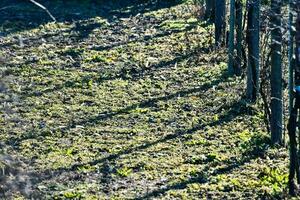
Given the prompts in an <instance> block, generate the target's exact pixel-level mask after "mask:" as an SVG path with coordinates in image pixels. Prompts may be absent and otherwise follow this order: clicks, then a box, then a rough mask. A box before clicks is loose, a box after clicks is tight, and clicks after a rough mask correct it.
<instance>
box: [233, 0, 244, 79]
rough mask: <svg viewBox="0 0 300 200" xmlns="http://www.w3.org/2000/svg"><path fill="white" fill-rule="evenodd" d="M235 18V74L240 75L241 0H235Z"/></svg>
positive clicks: (241, 50)
mask: <svg viewBox="0 0 300 200" xmlns="http://www.w3.org/2000/svg"><path fill="white" fill-rule="evenodd" d="M235 5H236V6H235V12H236V14H235V18H236V20H235V21H236V59H235V74H236V75H237V76H240V75H241V73H242V54H243V49H242V48H243V47H242V40H243V4H242V1H241V0H237V1H236V4H235Z"/></svg>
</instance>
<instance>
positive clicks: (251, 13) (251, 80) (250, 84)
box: [247, 0, 260, 102]
mask: <svg viewBox="0 0 300 200" xmlns="http://www.w3.org/2000/svg"><path fill="white" fill-rule="evenodd" d="M259 18H260V0H250V1H249V5H248V23H247V43H248V67H247V98H248V100H249V101H251V102H256V100H257V97H258V94H259V65H260V64H259V63H260V62H259V55H260V49H259V47H260V44H259V40H260V37H259V31H260V28H259V26H260V22H259Z"/></svg>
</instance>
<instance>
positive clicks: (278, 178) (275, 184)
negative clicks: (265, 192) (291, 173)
mask: <svg viewBox="0 0 300 200" xmlns="http://www.w3.org/2000/svg"><path fill="white" fill-rule="evenodd" d="M259 179H260V185H261V186H267V187H271V188H272V193H274V194H276V193H279V192H281V191H282V190H283V189H284V188H286V185H287V183H288V173H285V172H283V171H281V170H279V169H277V168H265V169H264V170H263V172H261V173H260V174H259Z"/></svg>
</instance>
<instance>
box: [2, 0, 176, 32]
mask: <svg viewBox="0 0 300 200" xmlns="http://www.w3.org/2000/svg"><path fill="white" fill-rule="evenodd" d="M39 2H40V3H42V4H43V5H45V6H46V7H47V8H48V10H49V11H50V12H51V13H52V14H53V15H54V16H55V17H56V19H57V21H58V22H66V21H69V22H72V21H74V20H75V21H76V20H85V19H90V18H93V17H97V16H99V17H101V18H104V19H107V20H108V21H109V22H115V21H118V20H119V19H120V18H128V17H130V16H135V15H137V14H143V13H145V12H149V11H155V10H159V9H162V8H167V7H171V6H174V5H177V4H179V3H180V1H179V0H166V1H159V0H147V1H146V0H112V1H106V0H89V1H84V2H82V1H76V0H74V1H64V0H56V1H52V0H43V1H39ZM0 14H1V16H2V17H1V18H0V26H1V27H4V29H7V31H5V32H3V33H2V34H5V35H6V34H8V33H14V32H16V31H22V30H28V29H32V28H36V27H38V26H40V25H41V24H45V23H48V22H51V18H50V17H49V16H48V15H47V13H45V12H44V11H43V10H41V9H39V8H37V7H36V6H35V5H33V4H32V3H30V2H29V1H22V0H2V1H1V2H0Z"/></svg>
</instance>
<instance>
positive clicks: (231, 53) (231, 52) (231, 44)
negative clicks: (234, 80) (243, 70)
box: [228, 0, 235, 75]
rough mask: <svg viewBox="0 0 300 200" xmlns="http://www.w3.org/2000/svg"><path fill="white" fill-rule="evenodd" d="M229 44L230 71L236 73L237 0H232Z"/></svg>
mask: <svg viewBox="0 0 300 200" xmlns="http://www.w3.org/2000/svg"><path fill="white" fill-rule="evenodd" d="M229 23H230V28H229V46H228V73H229V75H234V74H235V70H234V69H235V66H234V65H235V64H234V57H235V56H234V26H235V0H230V18H229Z"/></svg>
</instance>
